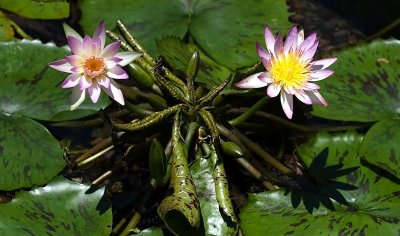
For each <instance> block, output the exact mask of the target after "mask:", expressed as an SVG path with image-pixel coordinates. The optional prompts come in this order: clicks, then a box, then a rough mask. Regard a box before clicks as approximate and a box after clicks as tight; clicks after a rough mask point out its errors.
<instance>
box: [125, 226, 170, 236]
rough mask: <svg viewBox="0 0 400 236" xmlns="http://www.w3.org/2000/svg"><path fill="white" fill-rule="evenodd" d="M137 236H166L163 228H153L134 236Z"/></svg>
mask: <svg viewBox="0 0 400 236" xmlns="http://www.w3.org/2000/svg"><path fill="white" fill-rule="evenodd" d="M132 235H137V236H164V233H163V231H162V229H161V228H157V227H151V228H147V229H144V230H142V231H140V233H138V234H132Z"/></svg>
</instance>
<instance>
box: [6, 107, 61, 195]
mask: <svg viewBox="0 0 400 236" xmlns="http://www.w3.org/2000/svg"><path fill="white" fill-rule="evenodd" d="M66 164H67V163H66V161H65V160H64V157H63V150H62V149H61V148H60V145H59V143H58V141H57V140H56V139H55V138H53V136H51V134H50V133H49V132H48V131H47V130H46V128H45V127H43V126H42V125H41V124H39V123H37V122H36V121H34V120H31V119H29V118H24V117H15V116H8V115H4V114H2V113H1V112H0V190H14V189H19V188H27V187H31V186H33V185H41V184H46V183H47V182H48V181H49V180H50V179H52V178H53V177H54V176H55V175H57V174H58V173H59V172H60V171H61V170H62V169H64V167H65V166H66Z"/></svg>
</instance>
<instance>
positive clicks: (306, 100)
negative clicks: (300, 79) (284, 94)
mask: <svg viewBox="0 0 400 236" xmlns="http://www.w3.org/2000/svg"><path fill="white" fill-rule="evenodd" d="M294 95H295V96H296V98H297V99H299V100H300V101H301V102H302V103H304V104H307V105H311V104H312V100H311V98H310V97H309V96H308V95H307V94H306V93H304V92H303V91H298V92H296V93H294Z"/></svg>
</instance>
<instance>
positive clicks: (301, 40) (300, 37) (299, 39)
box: [297, 30, 304, 46]
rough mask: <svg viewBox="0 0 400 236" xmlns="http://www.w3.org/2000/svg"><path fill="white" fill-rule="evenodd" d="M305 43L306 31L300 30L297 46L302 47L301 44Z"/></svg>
mask: <svg viewBox="0 0 400 236" xmlns="http://www.w3.org/2000/svg"><path fill="white" fill-rule="evenodd" d="M303 41H304V30H300V31H299V33H298V34H297V46H300V44H301V43H302V42H303Z"/></svg>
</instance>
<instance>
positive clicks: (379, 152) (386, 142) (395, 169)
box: [359, 119, 400, 178]
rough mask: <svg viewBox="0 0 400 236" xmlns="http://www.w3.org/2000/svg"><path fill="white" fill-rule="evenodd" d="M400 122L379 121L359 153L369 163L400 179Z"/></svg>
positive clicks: (393, 120) (365, 139)
mask: <svg viewBox="0 0 400 236" xmlns="http://www.w3.org/2000/svg"><path fill="white" fill-rule="evenodd" d="M399 143H400V120H399V119H385V120H382V121H379V122H378V123H376V124H375V125H374V126H372V127H371V129H369V130H368V133H367V134H366V135H365V137H364V140H363V142H362V143H361V146H360V149H359V152H360V155H361V156H362V157H364V158H365V160H367V161H368V162H369V163H371V164H374V165H376V166H379V167H381V168H382V169H385V170H386V171H388V172H390V173H391V174H393V175H395V176H397V178H400V146H399V145H398V144H399Z"/></svg>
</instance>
